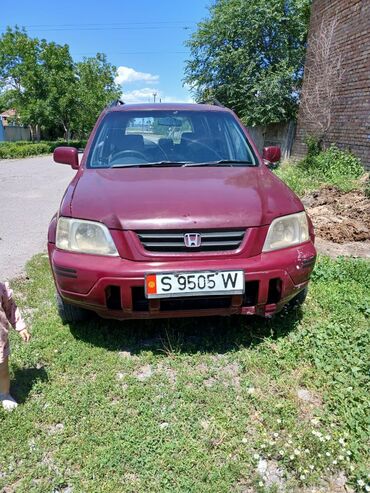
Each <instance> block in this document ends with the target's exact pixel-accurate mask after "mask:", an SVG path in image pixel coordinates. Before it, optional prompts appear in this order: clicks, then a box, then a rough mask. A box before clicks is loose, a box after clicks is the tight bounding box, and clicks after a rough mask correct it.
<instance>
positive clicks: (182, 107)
mask: <svg viewBox="0 0 370 493" xmlns="http://www.w3.org/2000/svg"><path fill="white" fill-rule="evenodd" d="M156 110H157V111H161V110H162V111H166V110H167V111H168V110H170V111H176V110H178V111H227V112H231V110H229V109H228V108H225V107H224V106H216V105H212V104H196V103H144V104H118V105H116V106H111V107H109V108H108V111H109V112H110V111H156Z"/></svg>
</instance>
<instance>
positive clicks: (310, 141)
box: [305, 136, 322, 159]
mask: <svg viewBox="0 0 370 493" xmlns="http://www.w3.org/2000/svg"><path fill="white" fill-rule="evenodd" d="M305 144H306V146H307V158H309V159H310V158H314V157H315V156H318V155H319V154H320V152H321V150H322V149H321V145H320V142H319V140H318V139H317V138H316V137H313V136H309V137H307V138H306V139H305Z"/></svg>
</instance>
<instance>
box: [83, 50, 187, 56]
mask: <svg viewBox="0 0 370 493" xmlns="http://www.w3.org/2000/svg"><path fill="white" fill-rule="evenodd" d="M104 53H106V52H104ZM187 53H189V52H188V51H160V50H159V51H108V52H107V54H109V55H185V54H187ZM95 54H96V51H90V52H85V53H75V55H77V56H89V55H95Z"/></svg>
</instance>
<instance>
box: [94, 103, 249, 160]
mask: <svg viewBox="0 0 370 493" xmlns="http://www.w3.org/2000/svg"><path fill="white" fill-rule="evenodd" d="M255 165H257V160H256V157H255V155H254V153H253V151H252V149H251V147H250V145H249V143H248V140H247V138H246V137H245V135H244V133H243V131H242V129H241V128H240V125H239V124H238V122H237V120H236V119H235V118H234V117H233V116H232V114H230V113H228V112H226V111H225V112H223V111H222V112H221V111H177V110H167V111H162V110H141V111H129V110H126V111H119V112H118V111H117V112H111V113H108V114H107V115H106V116H105V118H104V119H103V121H102V123H101V124H100V127H99V129H98V131H97V134H96V136H95V138H94V141H93V144H92V147H91V150H90V153H89V156H88V159H87V167H88V168H120V167H122V168H124V167H131V166H140V167H141V166H145V167H146V166H153V167H154V166H255Z"/></svg>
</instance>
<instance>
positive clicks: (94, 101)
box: [73, 53, 122, 136]
mask: <svg viewBox="0 0 370 493" xmlns="http://www.w3.org/2000/svg"><path fill="white" fill-rule="evenodd" d="M115 77H116V67H114V66H113V65H111V64H110V63H109V62H108V61H107V57H106V56H105V55H104V54H103V53H97V55H96V56H95V57H90V58H84V60H83V61H82V62H79V63H77V64H76V78H77V84H76V89H75V94H74V96H75V98H76V101H77V102H78V103H77V104H78V111H77V112H76V113H75V118H74V123H73V128H74V130H75V131H76V132H77V133H78V134H79V135H80V136H84V135H87V134H88V133H89V132H91V130H92V128H93V126H94V124H95V122H96V119H97V117H98V116H99V113H100V112H101V111H102V109H103V108H104V107H105V106H107V104H108V103H110V102H111V101H113V100H115V99H119V97H120V96H121V93H122V90H121V88H120V87H119V86H118V85H117V84H116V83H115V82H114V79H115Z"/></svg>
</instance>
